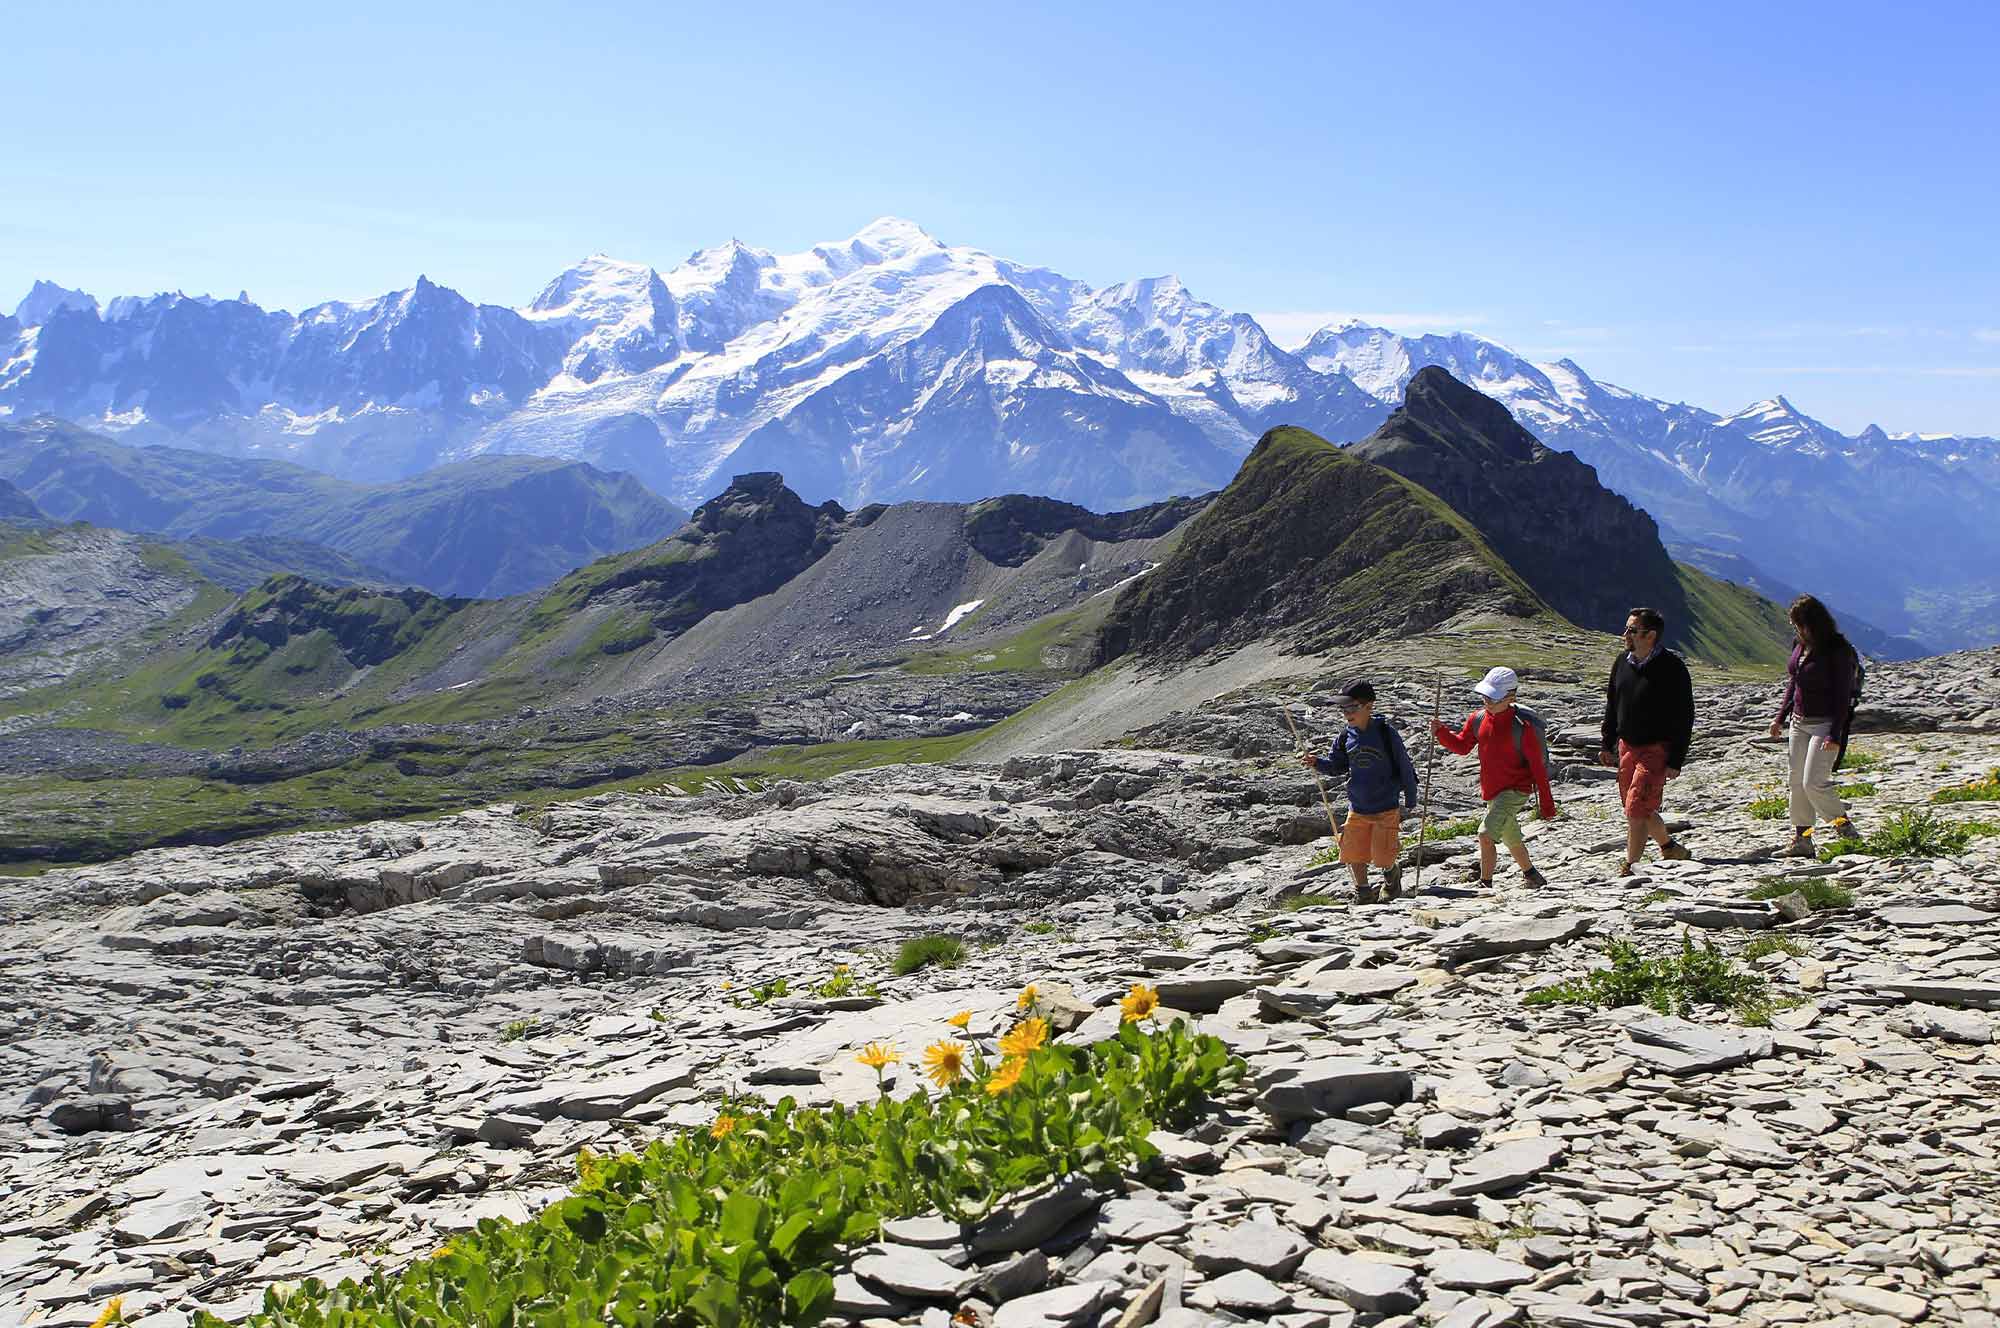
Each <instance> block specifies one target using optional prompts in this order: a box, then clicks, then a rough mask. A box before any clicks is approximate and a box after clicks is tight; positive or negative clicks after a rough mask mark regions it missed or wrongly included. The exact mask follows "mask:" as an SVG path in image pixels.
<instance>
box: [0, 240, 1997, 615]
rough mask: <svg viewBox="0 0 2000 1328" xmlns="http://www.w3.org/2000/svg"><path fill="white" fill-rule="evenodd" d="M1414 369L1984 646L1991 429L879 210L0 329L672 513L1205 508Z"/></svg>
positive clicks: (1773, 561) (1866, 605)
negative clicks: (1275, 315) (1881, 423)
mask: <svg viewBox="0 0 2000 1328" xmlns="http://www.w3.org/2000/svg"><path fill="white" fill-rule="evenodd" d="M1427 365H1436V366H1440V367H1444V368H1446V369H1448V370H1450V371H1451V372H1453V373H1454V374H1456V375H1457V376H1459V377H1460V378H1461V379H1463V380H1465V381H1467V382H1469V383H1471V384H1472V385H1474V386H1475V387H1478V388H1480V389H1482V390H1484V391H1486V392H1488V393H1489V394H1491V395H1494V396H1495V397H1497V398H1498V399H1500V400H1501V401H1502V403H1503V404H1505V405H1506V406H1508V408H1509V409H1510V410H1512V411H1513V412H1514V413H1515V415H1516V416H1517V418H1518V419H1519V420H1520V421H1521V422H1522V423H1523V424H1524V425H1525V426H1527V427H1528V428H1530V429H1532V430H1534V431H1535V432H1536V433H1537V434H1538V435H1539V436H1540V437H1542V438H1543V439H1544V441H1545V442H1547V443H1548V444H1549V445H1550V446H1551V447H1554V448H1557V449H1559V450H1569V451H1574V452H1575V453H1576V454H1577V455H1578V456H1580V457H1581V458H1582V459H1583V460H1584V461H1586V462H1588V463H1589V464H1591V465H1593V466H1594V467H1596V469H1597V471H1598V474H1599V476H1600V477H1601V478H1602V480H1603V482H1604V483H1605V484H1606V485H1607V486H1609V487H1610V488H1612V489H1613V490H1614V491H1616V492H1619V493H1621V494H1623V495H1625V496H1626V497H1628V498H1630V499H1632V500H1633V501H1634V502H1636V503H1637V504H1639V505H1640V506H1641V507H1643V508H1644V509H1646V510H1647V511H1648V512H1650V513H1651V514H1652V515H1653V516H1654V517H1655V518H1656V519H1657V520H1658V521H1659V522H1660V524H1661V526H1662V529H1663V532H1664V533H1665V534H1666V535H1667V536H1668V537H1669V538H1670V539H1674V540H1678V541H1681V542H1686V543H1691V544H1696V545H1701V546H1704V547H1712V548H1715V549H1717V550H1719V551H1721V552H1723V553H1730V554H1735V555H1737V556H1741V557H1744V558H1747V559H1748V560H1749V561H1750V562H1751V563H1752V564H1754V565H1755V566H1757V567H1758V568H1760V569H1763V570H1764V571H1765V572H1766V573H1768V574H1770V575H1772V576H1775V577H1777V578H1778V579H1781V580H1784V581H1786V582H1789V583H1793V584H1808V583H1813V582H1816V581H1824V580H1838V581H1839V582H1840V590H1841V598H1842V599H1843V600H1844V601H1845V602H1846V603H1848V604H1851V605H1852V606H1853V608H1854V609H1855V610H1856V611H1857V612H1860V613H1861V614H1862V615H1863V616H1865V617H1867V618H1868V619H1870V620H1871V621H1873V622H1875V623H1878V624H1879V625H1881V626H1882V627H1883V628H1884V629H1885V630H1886V631H1887V632H1888V633H1889V634H1891V635H1892V636H1893V635H1899V634H1906V635H1916V636H1918V637H1920V638H1922V639H1924V640H1925V641H1927V642H1929V643H1931V644H1932V645H1933V646H1934V647H1939V648H1942V647H1948V646H1951V645H1955V644H1964V643H1968V642H1971V641H1975V640H1986V639H1990V638H1992V637H1993V636H1995V635H2000V624H1996V622H1995V621H1994V619H1993V616H1992V615H1993V612H1994V610H1993V606H1992V603H1991V602H1990V600H1989V599H1988V597H1986V596H1985V594H1984V593H1983V588H1984V586H1985V580H1984V569H1985V568H1989V567H1990V566H1991V565H1992V563H1993V558H1994V556H1995V554H1996V551H2000V550H1996V547H1995V545H1994V544H1993V542H1992V541H1993V540H1994V538H1996V537H1994V536H1993V535H1992V534H1991V531H1992V530H1994V529H2000V521H1995V520H1994V514H1995V513H1996V512H2000V440H1995V439H1990V438H1986V439H1982V438H1944V439H1939V438H1929V437H1922V436H1916V435H1901V436H1894V437H1892V436H1891V435H1889V434H1887V433H1885V432H1884V431H1882V430H1880V429H1875V428H1871V429H1869V430H1866V431H1864V432H1863V433H1862V434H1861V435H1858V436H1855V437H1853V438H1848V437H1845V436H1843V435H1840V434H1838V433H1836V432H1835V431H1833V430H1830V429H1827V428H1826V427H1825V426H1824V425H1821V424H1819V423H1818V422H1817V421H1813V420H1811V419H1810V418H1809V417H1806V416H1804V415H1803V414H1801V413H1800V412H1798V411H1797V410H1796V409H1795V408H1793V407H1792V406H1791V405H1790V403H1789V402H1787V401H1786V400H1785V398H1783V397H1774V398H1772V399H1770V400H1769V401H1767V402H1762V403H1758V404H1757V405H1755V406H1752V407H1750V408H1747V409H1746V410H1744V411H1740V412H1737V413H1736V414H1734V415H1718V414H1715V413H1713V412H1710V411H1705V410H1701V409H1699V408H1696V407H1691V406H1686V405H1680V404H1675V403H1668V402H1664V401H1658V400H1655V399H1652V398H1648V397H1645V396H1643V395H1641V394H1639V393H1636V392H1633V391H1630V390H1628V389H1625V388H1621V387H1615V386H1612V385H1609V384H1605V383H1600V382H1597V381H1596V380H1594V379H1592V378H1591V377H1590V376H1589V375H1588V374H1587V373H1585V372H1584V371H1583V370H1582V369H1581V368H1580V367H1579V366H1577V365H1576V364H1575V363H1574V362H1572V361H1568V360H1565V361H1560V362H1557V363H1554V364H1534V363H1530V362H1528V361H1527V360H1525V359H1523V358H1521V357H1520V356H1517V355H1515V354H1513V353H1512V352H1511V351H1508V350H1507V349H1506V348H1505V347H1502V346H1499V345H1497V344H1495V343H1492V342H1488V341H1484V340H1482V339H1480V338H1477V337H1471V336H1468V335H1465V334H1459V335H1456V336H1450V337H1401V336H1397V335H1396V334H1394V333H1391V332H1389V331H1387V330H1385V329H1382V328H1376V327H1369V326H1366V325H1359V324H1342V325H1338V326H1335V327H1330V328H1326V329H1322V330H1321V331H1320V332H1319V333H1318V334H1316V335H1315V336H1314V337H1313V338H1312V339H1311V340H1310V341H1309V342H1308V343H1307V344H1306V345H1305V346H1304V347H1303V348H1301V350H1299V351H1298V352H1293V351H1288V350H1286V349H1284V348H1282V347H1279V346H1277V345H1276V344H1275V343H1273V342H1272V341H1271V339H1270V338H1269V336H1268V335H1266V334H1265V332H1264V331H1263V329H1262V328H1261V327H1259V326H1258V325H1257V323H1256V322H1255V320H1254V319H1252V318H1250V317H1249V316H1247V315H1244V314H1240V313H1231V312H1229V311H1227V310H1224V309H1221V308H1219V307H1217V306H1214V305H1210V304H1206V303H1204V302H1202V301H1200V300H1197V299H1195V298H1194V297H1193V296H1192V295H1191V294H1190V293H1189V292H1188V291H1187V290H1186V289H1185V287H1183V286H1182V285H1181V283H1180V282H1178V281H1177V280H1174V279H1172V278H1153V279H1147V280H1142V281H1134V282H1127V283H1123V284H1120V285H1115V286H1111V287H1106V288H1104V289H1101V290H1094V289H1092V288H1090V287H1088V286H1086V285H1084V284H1083V283H1081V282H1078V281H1074V280H1072V279H1070V278H1066V277H1063V276H1061V275H1060V274H1057V273H1054V272H1051V271H1049V270H1047V269H1043V268H1035V267H1028V266H1024V265H1021V264H1018V263H1014V262H1010V261H1007V260H1003V259H999V258H996V257H994V256H993V255H990V254H985V253H982V252H980V251H978V250H974V249H969V248H964V247H958V246H947V245H943V244H940V243H939V242H937V241H936V240H934V239H932V238H931V237H930V236H928V235H926V234H925V233H924V232H923V231H921V230H920V229H919V228H917V227H916V226H914V225H912V224H910V223H908V222H905V221H899V220H897V219H893V218H884V219H882V220H880V221H878V222H876V223H874V224H872V225H870V226H868V227H866V228H864V229H863V230H862V231H860V232H859V233H857V234H856V235H854V236H853V237H851V238H849V239H848V240H846V241H844V242H840V243H836V244H824V245H819V246H815V247H814V248H813V249H812V250H810V251H808V252H806V253H803V254H795V255H777V254H772V253H769V252H766V251H763V250H757V249H753V248H750V247H748V246H745V245H742V244H740V243H736V242H731V243H730V244H728V245H723V246H718V247H716V248H713V249H707V250H702V251H700V252H698V253H696V254H694V255H692V256H690V257H689V259H688V260H687V261H686V262H684V263H683V264H681V265H680V266H679V267H677V268H675V269H673V270H672V271H668V272H664V273H662V272H658V271H656V270H654V269H653V268H650V267H647V266H645V265H642V264H634V263H626V262H620V261H617V260H613V259H609V258H606V257H603V256H594V257H592V258H590V259H587V260H585V261H584V262H583V263H580V264H578V265H576V266H575V267H574V268H572V269H570V270H569V271H567V272H565V273H563V274H561V275H560V276H558V277H557V278H556V279H555V280H554V281H552V282H551V283H550V284H549V285H548V287H547V288H546V289H545V290H544V291H543V292H542V294H541V295H539V296H538V297H537V298H536V299H535V300H534V301H533V302H532V303H531V304H530V305H528V306H527V307H526V308H524V309H521V310H510V309H503V308H500V307H498V306H490V305H481V306H475V305H473V304H472V303H470V302H468V301H466V300H464V299H462V298H461V297H459V296H457V295H456V294H454V293H452V292H450V291H448V290H446V289H445V288H443V287H441V286H438V285H437V284H436V283H434V282H432V281H430V280H428V279H427V278H421V277H420V278H419V279H418V280H417V282H416V283H415V285H413V286H412V287H410V288H408V289H406V290H403V291H399V292H394V293H391V294H389V295H385V296H383V297H381V298H380V299H377V300H373V301H366V302H362V303H357V304H344V303H334V304H325V305H320V306H316V307H315V308H313V309H310V310H308V311H306V312H305V313H304V314H300V315H298V316H296V317H295V316H293V315H290V314H286V313H282V312H267V311H264V310H262V309H260V308H258V307H257V306H255V305H253V304H251V303H249V302H248V301H247V300H245V299H239V300H234V301H231V300H215V299H209V298H207V297H202V298H198V299H197V298H189V297H186V296H182V295H177V294H176V295H161V296H156V297H150V298H146V299H120V300H114V301H113V302H112V303H111V304H110V305H108V306H106V307H105V308H104V309H103V310H102V311H100V310H99V308H98V306H97V303H96V301H95V300H94V299H90V298H89V297H83V296H79V295H76V294H75V293H70V292H62V291H60V290H59V289H54V288H47V289H44V288H40V287H38V294H37V295H35V296H32V297H31V298H30V299H29V300H27V301H24V302H23V305H22V308H21V310H20V311H19V312H18V313H17V315H16V316H15V317H13V318H11V319H8V320H6V323H5V324H4V325H0V412H7V413H10V414H12V415H14V416H15V417H17V418H18V417H19V416H21V415H23V414H25V413H32V412H34V411H40V410H47V411H53V412H55V413H57V414H61V415H65V416H67V417H70V418H75V419H78V420H80V421H82V422H84V423H86V424H88V425H89V426H91V427H100V428H105V429H113V430H120V431H123V432H125V433H126V434H127V435H128V436H131V437H133V438H135V439H141V440H150V441H171V442H175V443H178V444H181V445H187V446H195V447H200V448H204V449H208V450H215V451H223V452H240V453H247V454H252V455H263V456H283V457H287V458H291V459H295V460H299V461H302V462H305V463H307V464H311V465H314V466H317V467H319V468H321V469H324V470H327V471H330V472H333V473H337V474H341V475H346V476H349V477H352V478H357V479H367V480H387V479H396V478H401V477H404V476H407V475H409V474H411V473H414V472H416V471H418V470H422V469H425V468H428V467H430V466H432V465H434V464H436V463H437V462H438V461H439V460H441V459H446V458H450V457H458V456H464V455H469V454H474V453H483V452H495V451H498V452H521V453H530V454H535V455H546V456H557V457H564V458H572V459H579V460H586V461H590V462H592V463H594V464H597V465H600V466H604V467H607V468H614V469H627V470H631V471H633V472H634V473H636V474H638V475H639V476H640V477H641V478H642V479H643V480H645V482H647V483H648V484H650V485H652V486H654V487H655V488H656V489H658V490H659V491H661V492H663V493H665V494H667V495H668V496H669V497H672V498H674V499H676V500H678V501H682V502H687V503H692V502H694V501H696V500H697V499H698V498H699V497H700V496H702V495H705V494H707V493H710V492H713V489H714V487H715V485H716V483H717V482H718V481H719V480H720V478H721V477H722V476H723V475H726V474H729V473H735V472H742V471H752V470H777V471H781V472H783V473H785V474H787V475H789V476H791V477H792V479H793V483H794V484H795V486H797V487H798V488H799V490H800V492H801V493H802V494H804V495H805V496H806V497H807V498H808V499H810V500H813V501H818V500H820V499H823V498H829V497H830V498H836V499H838V500H839V501H841V502H843V503H845V504H849V505H861V504H865V503H868V502H870V501H883V500H895V499H899V498H929V499H946V500H966V499H971V498H975V497H978V496H980V495H983V494H989V493H994V492H999V491H1005V490H1019V491H1029V492H1040V493H1045V494H1049V495H1051V496H1053V497H1057V498H1060V499H1063V500H1065V501H1072V502H1077V503H1080V504H1083V505H1086V506H1091V507H1096V508H1104V507H1129V506H1137V505H1140V504H1143V503H1146V502H1149V501H1154V500H1157V499H1160V498H1164V497H1166V496H1169V495H1170V494H1173V493H1177V492H1179V493H1191V492H1200V491H1203V490H1207V489H1212V488H1216V487H1219V486H1220V485H1221V484H1223V483H1224V482H1226V480H1227V478H1228V476H1229V474H1230V473H1231V472H1232V471H1233V469H1234V467H1235V464H1236V461H1237V460H1238V459H1239V458H1240V457H1241V456H1242V455H1243V454H1244V453H1245V452H1247V450H1248V449H1249V447H1250V445H1251V444H1252V442H1253V441H1254V440H1255V439H1256V438H1258V437H1260V436H1261V435H1262V434H1263V433H1264V432H1266V431H1268V430H1269V429H1270V428H1272V427H1275V426H1278V425H1284V424H1289V425H1295V426H1298V427H1303V428H1307V429H1310V430H1312V431H1314V432H1316V433H1319V434H1320V435H1321V436H1323V437H1326V438H1329V439H1331V440H1333V441H1336V442H1348V441H1352V440H1355V439H1358V438H1361V437H1363V436H1365V435H1366V434H1367V433H1369V432H1370V431H1371V430H1373V429H1374V428H1375V427H1377V426H1378V425H1379V424H1380V423H1381V422H1382V420H1383V419H1384V418H1386V416H1387V414H1388V413H1389V410H1390V408H1392V407H1393V405H1394V404H1395V403H1396V401H1397V400H1399V399H1400V397H1401V395H1402V392H1403V389H1404V387H1405V385H1406V384H1407V382H1408V380H1409V378H1410V376H1411V375H1413V374H1414V373H1415V372H1416V371H1417V370H1419V369H1421V368H1423V367H1425V366H1427ZM1805 511H1816V512H1822V513H1826V514H1828V519H1825V520H1806V519H1804V518H1803V516H1802V515H1801V513H1802V512H1805ZM1885 527H1886V528H1890V529H1898V530H1907V531H1910V532H1912V536H1911V538H1909V539H1907V540H1897V539H1884V538H1883V537H1882V534H1881V531H1882V530H1883V529H1884V528H1885ZM1857 551H1858V552H1857ZM1829 568H1831V569H1833V575H1832V576H1829V574H1828V572H1827V569H1829ZM1909 587H1915V588H1916V589H1915V591H1914V593H1906V591H1907V590H1908V588H1909Z"/></svg>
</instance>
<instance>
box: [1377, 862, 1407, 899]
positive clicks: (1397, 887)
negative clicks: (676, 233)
mask: <svg viewBox="0 0 2000 1328" xmlns="http://www.w3.org/2000/svg"><path fill="white" fill-rule="evenodd" d="M1402 893H1403V869H1402V868H1401V867H1385V868H1383V870H1382V898H1383V899H1385V900H1389V899H1397V898H1400V897H1401V896H1402Z"/></svg>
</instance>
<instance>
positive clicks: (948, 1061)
mask: <svg viewBox="0 0 2000 1328" xmlns="http://www.w3.org/2000/svg"><path fill="white" fill-rule="evenodd" d="M1040 1001H1041V990H1040V988H1038V987H1037V986H1036V985H1035V984H1034V983H1032V982H1031V983H1029V984H1028V985H1027V986H1025V987H1023V988H1022V989H1021V994H1020V995H1019V996H1017V997H1016V998H1015V1000H1014V1008H1015V1009H1016V1010H1018V1011H1021V1012H1023V1013H1027V1012H1028V1011H1031V1010H1034V1009H1036V1008H1038V1006H1039V1004H1040ZM1159 1008H1160V993H1159V990H1158V989H1157V988H1155V987H1149V986H1147V985H1146V984H1145V983H1143V982H1135V983H1133V984H1132V990H1131V991H1129V992H1127V993H1126V994H1125V995H1124V996H1123V997H1121V998H1120V999H1119V1001H1118V1009H1119V1011H1120V1012H1121V1014H1122V1015H1123V1016H1124V1019H1123V1022H1125V1023H1128V1024H1131V1023H1137V1022H1139V1021H1141V1020H1145V1019H1151V1018H1152V1017H1153V1015H1154V1014H1155V1013H1156V1012H1157V1011H1158V1010H1159ZM945 1022H946V1023H947V1024H950V1025H951V1026H952V1027H953V1028H955V1029H957V1030H958V1031H959V1032H961V1033H963V1032H965V1030H966V1029H968V1028H969V1027H971V1025H972V1011H970V1010H960V1011H959V1012H958V1013H957V1014H954V1015H952V1016H951V1017H950V1018H948V1019H946V1020H945ZM1050 1031H1051V1030H1050V1027H1049V1021H1048V1020H1047V1019H1046V1018H1045V1017H1043V1016H1041V1015H1038V1014H1028V1017H1027V1018H1025V1019H1022V1020H1021V1021H1020V1022H1018V1023H1016V1024H1015V1025H1014V1026H1013V1028H1011V1029H1009V1030H1008V1031H1007V1033H1006V1035H1005V1036H1004V1037H1002V1038H1001V1039H1000V1055H1001V1061H1000V1064H999V1067H998V1068H996V1069H995V1070H993V1071H992V1072H991V1073H990V1074H988V1075H987V1076H986V1079H985V1082H984V1083H983V1084H982V1085H981V1087H982V1088H983V1089H984V1091H985V1092H986V1094H987V1096H989V1097H999V1096H1000V1095H1001V1094H1002V1093H1006V1092H1010V1091H1012V1090H1013V1088H1014V1086H1015V1085H1017V1084H1019V1083H1020V1082H1021V1075H1022V1073H1023V1072H1024V1071H1025V1070H1026V1069H1027V1067H1028V1057H1029V1056H1031V1055H1033V1054H1034V1053H1035V1052H1037V1051H1039V1050H1041V1049H1042V1048H1043V1047H1045V1046H1047V1045H1048V1042H1049V1033H1050ZM854 1059H855V1060H856V1061H858V1062H860V1063H861V1064H862V1065H865V1066H867V1067H868V1068H869V1069H871V1070H873V1071H875V1077H876V1080H877V1081H878V1083H879V1082H880V1081H881V1079H882V1077H883V1074H884V1072H885V1071H887V1070H888V1068H889V1067H890V1066H891V1065H899V1064H901V1063H902V1060H903V1055H902V1053H901V1052H899V1051H897V1050H896V1048H895V1047H894V1046H892V1045H890V1044H889V1043H886V1042H870V1043H869V1044H868V1045H867V1046H865V1047H863V1048H862V1049H861V1051H860V1053H859V1054H857V1055H856V1056H855V1058H854ZM973 1072H974V1071H973V1063H972V1056H971V1048H970V1047H969V1046H968V1045H967V1044H966V1043H964V1042H960V1041H958V1040H956V1039H954V1038H942V1039H940V1040H939V1041H936V1042H933V1043H931V1045H930V1046H928V1047H926V1048H924V1074H925V1076H926V1077H927V1078H929V1079H930V1080H931V1082H933V1083H935V1084H936V1085H937V1086H938V1087H939V1088H951V1087H953V1086H955V1085H957V1084H959V1083H961V1082H964V1081H965V1080H967V1079H969V1078H971V1077H972V1074H973ZM742 1123H743V1122H742V1118H741V1117H737V1116H728V1115H723V1116H717V1117H716V1118H715V1124H714V1125H712V1126H710V1127H709V1135H710V1136H711V1137H713V1138H716V1139H721V1138H724V1137H726V1136H727V1135H728V1134H729V1133H730V1131H732V1130H734V1129H735V1128H736V1127H737V1126H738V1125H740V1124H742Z"/></svg>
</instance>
